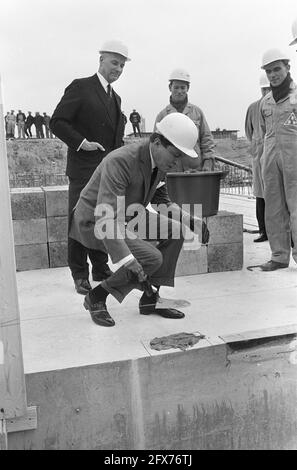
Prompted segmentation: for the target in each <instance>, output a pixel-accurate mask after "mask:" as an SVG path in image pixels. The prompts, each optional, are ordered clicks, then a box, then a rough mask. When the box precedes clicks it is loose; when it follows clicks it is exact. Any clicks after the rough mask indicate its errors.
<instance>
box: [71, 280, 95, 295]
mask: <svg viewBox="0 0 297 470" xmlns="http://www.w3.org/2000/svg"><path fill="white" fill-rule="evenodd" d="M74 285H75V289H76V292H78V294H81V295H86V294H87V293H88V292H90V290H92V287H91V284H90V283H89V281H88V279H74Z"/></svg>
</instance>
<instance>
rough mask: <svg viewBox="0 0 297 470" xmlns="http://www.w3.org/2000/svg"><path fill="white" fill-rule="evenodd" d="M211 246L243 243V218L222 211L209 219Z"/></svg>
mask: <svg viewBox="0 0 297 470" xmlns="http://www.w3.org/2000/svg"><path fill="white" fill-rule="evenodd" d="M207 227H208V230H209V233H210V238H209V245H217V244H222V243H242V242H243V216H242V215H241V214H234V213H232V212H226V211H221V212H218V214H217V215H214V216H212V217H208V218H207Z"/></svg>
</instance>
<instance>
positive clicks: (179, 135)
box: [69, 113, 209, 326]
mask: <svg viewBox="0 0 297 470" xmlns="http://www.w3.org/2000/svg"><path fill="white" fill-rule="evenodd" d="M197 136H198V131H197V128H196V126H195V124H194V123H193V121H192V120H191V119H190V118H188V117H187V116H185V115H184V114H181V113H172V114H170V115H168V116H166V117H165V118H164V119H163V120H162V121H161V122H160V123H158V124H157V133H154V134H152V136H151V137H150V141H149V142H148V141H145V142H143V143H137V144H131V145H128V146H125V147H122V148H120V149H117V150H115V151H113V152H111V153H110V154H109V155H108V156H107V157H106V158H105V159H104V160H103V161H102V162H101V164H100V165H99V166H98V167H97V168H96V170H95V171H94V173H93V176H92V177H91V179H90V181H89V183H88V184H87V186H86V187H85V188H84V189H83V191H82V192H81V195H80V198H79V201H78V204H77V206H76V208H75V210H74V213H73V217H72V221H71V225H70V232H69V236H70V237H72V238H73V239H75V240H77V241H78V242H80V243H82V244H83V245H84V246H86V247H88V248H90V249H93V250H104V251H105V252H106V253H108V254H109V255H110V257H111V260H112V262H113V263H114V264H115V272H114V273H113V274H112V275H111V276H110V277H109V278H108V279H106V280H104V281H103V282H102V283H101V284H100V285H99V286H97V287H95V288H94V289H92V290H91V291H90V292H89V293H88V294H87V295H86V297H85V301H84V307H85V308H86V309H87V310H89V312H90V314H91V317H92V320H93V321H94V322H95V323H96V324H98V325H101V326H113V325H114V324H115V323H114V320H113V319H112V318H111V316H110V315H109V312H108V311H107V307H106V298H107V296H108V295H109V294H112V295H113V296H114V297H115V298H116V299H117V300H118V301H119V302H122V301H123V299H124V298H125V296H126V295H127V294H128V293H129V292H130V291H131V290H132V289H134V288H139V289H140V290H144V288H145V286H144V284H143V283H145V282H147V281H148V279H149V281H150V283H151V284H152V285H153V286H155V288H156V291H153V292H152V291H150V292H149V290H148V289H146V291H145V292H144V294H143V295H142V297H141V299H140V304H139V309H140V313H141V314H143V315H150V314H158V315H161V316H162V317H165V318H175V319H179V318H183V317H184V314H183V313H182V312H180V311H178V310H175V309H159V308H158V306H157V301H158V291H159V288H160V286H161V285H165V286H173V285H174V274H175V267H176V263H177V260H178V256H179V253H180V250H181V247H182V245H183V242H184V232H183V230H182V227H183V224H184V223H186V225H188V227H189V228H190V230H191V231H195V232H196V233H201V230H202V242H203V243H207V241H208V236H209V235H208V230H207V227H206V225H205V224H204V223H203V222H202V220H201V219H197V218H195V217H193V216H192V217H191V216H189V215H188V214H185V213H184V212H183V211H182V209H181V208H180V207H179V206H177V205H176V204H172V203H171V201H170V199H169V197H168V193H167V189H166V184H165V183H164V182H163V181H164V179H165V176H166V173H167V172H168V171H170V170H171V169H172V168H173V167H174V166H175V165H176V162H177V160H178V159H179V158H181V157H182V155H183V154H187V155H188V156H190V157H192V158H197V154H196V152H195V151H194V150H193V149H194V146H195V144H196V142H197ZM150 202H151V203H153V204H156V205H157V206H154V209H156V212H155V213H153V212H149V211H148V210H146V207H147V205H148V204H149V203H150ZM168 208H170V211H168ZM135 212H136V217H135ZM185 216H186V222H185V218H184V217H185ZM181 219H182V224H181V222H180V220H181ZM148 241H154V242H157V246H154V245H153V244H150V243H148ZM149 285H150V284H149ZM146 287H148V284H146Z"/></svg>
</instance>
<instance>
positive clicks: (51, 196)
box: [11, 186, 243, 276]
mask: <svg viewBox="0 0 297 470" xmlns="http://www.w3.org/2000/svg"><path fill="white" fill-rule="evenodd" d="M67 206H68V188H67V186H50V187H43V188H21V189H12V190H11V207H12V218H13V227H14V238H15V255H16V266H17V270H18V271H25V270H29V269H40V268H55V267H61V266H67V223H68V222H67ZM207 225H208V228H209V231H210V241H209V244H208V246H202V247H201V248H200V249H199V250H196V251H193V250H187V246H186V244H185V246H184V248H183V250H182V252H181V255H180V257H179V261H178V265H177V271H176V275H177V276H185V275H190V274H202V273H207V272H219V271H232V270H239V269H241V268H242V265H243V218H242V215H240V214H233V213H230V212H219V213H218V214H217V215H215V216H212V217H208V218H207Z"/></svg>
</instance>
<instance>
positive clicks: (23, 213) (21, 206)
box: [10, 188, 45, 220]
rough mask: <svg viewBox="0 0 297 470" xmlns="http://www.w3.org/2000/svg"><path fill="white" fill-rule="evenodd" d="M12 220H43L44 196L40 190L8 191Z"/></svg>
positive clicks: (16, 189)
mask: <svg viewBox="0 0 297 470" xmlns="http://www.w3.org/2000/svg"><path fill="white" fill-rule="evenodd" d="M10 199H11V212H12V219H13V220H25V219H42V218H45V196H44V192H43V191H42V189H41V188H15V189H11V190H10Z"/></svg>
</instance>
